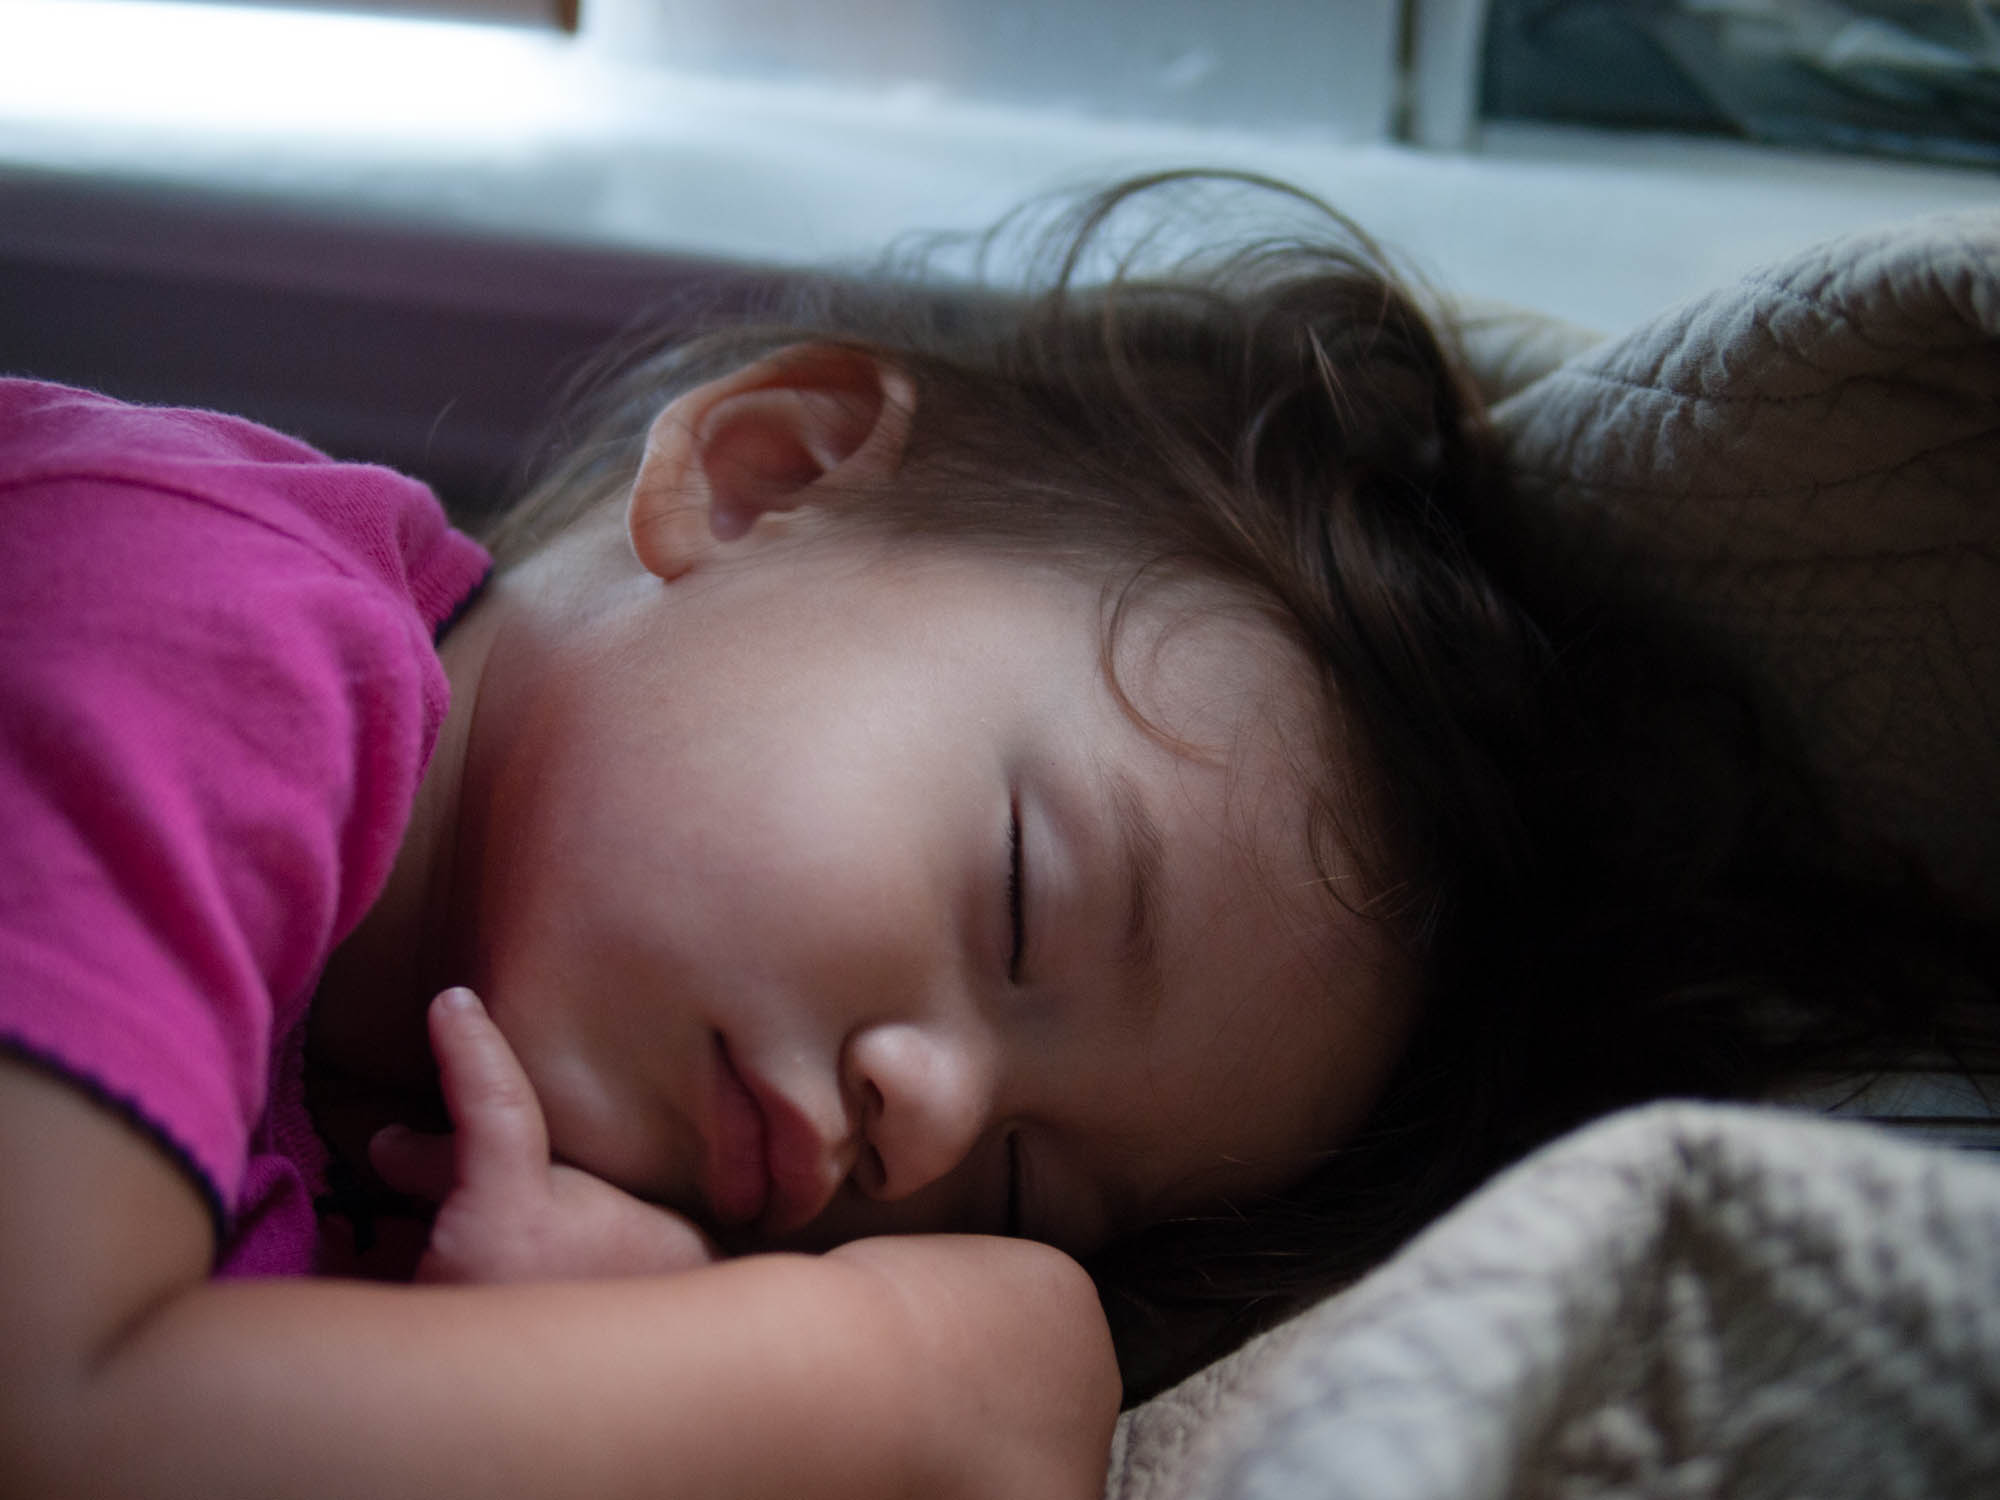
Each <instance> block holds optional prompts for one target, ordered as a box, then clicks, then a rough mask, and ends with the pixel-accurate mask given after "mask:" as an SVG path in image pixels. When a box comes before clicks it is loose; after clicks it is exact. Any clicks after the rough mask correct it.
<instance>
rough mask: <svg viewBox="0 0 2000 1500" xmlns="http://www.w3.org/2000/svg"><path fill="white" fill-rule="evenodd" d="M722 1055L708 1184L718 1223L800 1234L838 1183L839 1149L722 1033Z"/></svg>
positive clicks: (765, 1236)
mask: <svg viewBox="0 0 2000 1500" xmlns="http://www.w3.org/2000/svg"><path fill="white" fill-rule="evenodd" d="M715 1056H716V1069H715V1085H714V1095H713V1102H712V1105H711V1110H710V1115H709V1119H710V1122H711V1123H710V1139H709V1143H708V1152H707V1155H706V1157H705V1158H704V1162H703V1171H702V1184H701V1188H702V1196H703V1197H704V1198H706V1199H707V1200H708V1207H709V1212H710V1213H711V1214H712V1215H713V1216H714V1219H715V1222H716V1225H717V1227H718V1228H720V1229H722V1230H725V1231H727V1230H737V1231H742V1230H746V1229H747V1230H751V1231H753V1237H754V1238H755V1239H756V1240H757V1241H758V1242H760V1243H761V1242H767V1241H772V1240H776V1239H778V1238H780V1237H782V1236H785V1235H790V1234H793V1233H795V1232H796V1231H798V1230H800V1229H802V1228H804V1227H805V1226H806V1225H807V1224H809V1223H811V1222H812V1221H813V1220H814V1219H815V1218H817V1217H818V1216H819V1214H820V1212H821V1210H823V1209H824V1208H825V1207H826V1206H827V1204H828V1202H829V1201H830V1200H831V1199H832V1198H833V1195H834V1193H835V1192H836V1191H837V1190H838V1188H839V1185H840V1181H839V1179H840V1170H839V1167H838V1160H837V1158H838V1151H837V1149H836V1148H834V1147H831V1146H829V1145H828V1144H827V1142H826V1141H825V1140H823V1139H822V1137H821V1134H820V1131H819V1130H818V1129H817V1128H816V1127H815V1126H814V1125H813V1123H812V1121H811V1119H810V1118H808V1116H807V1115H806V1114H805V1112H804V1111H803V1110H801V1109H800V1108H799V1107H798V1106H797V1105H795V1104H793V1103H792V1101H791V1100H790V1099H788V1098H786V1097H785V1095H784V1094H782V1093H781V1092H779V1091H778V1089H776V1088H775V1087H773V1086H772V1085H771V1084H770V1083H769V1082H767V1081H766V1080H765V1079H764V1078H763V1077H762V1076H761V1075H759V1074H758V1072H757V1070H756V1069H755V1067H754V1066H745V1067H739V1066H738V1065H737V1060H736V1058H735V1057H734V1056H733V1055H732V1054H731V1052H730V1050H729V1043H728V1041H727V1040H726V1039H725V1038H724V1037H723V1036H722V1035H721V1034H720V1033H718V1034H717V1035H716V1038H715ZM735 1238H737V1239H738V1240H741V1239H742V1238H743V1236H742V1235H741V1234H739V1235H737V1236H736V1237H735ZM746 1248H747V1247H746Z"/></svg>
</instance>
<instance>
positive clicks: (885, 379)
mask: <svg viewBox="0 0 2000 1500" xmlns="http://www.w3.org/2000/svg"><path fill="white" fill-rule="evenodd" d="M915 405H916V388H915V384H914V382H912V381H911V379H910V378H909V376H908V375H906V374H905V373H904V372H903V371H902V370H900V369H898V368H896V367H895V366H894V365H892V364H889V363H888V362H886V361H884V360H882V359H879V358H877V357H876V356H874V355H872V354H869V353H866V352H865V351H862V350H858V349H848V348H843V347H841V346H839V345H833V344H802V345H795V346H793V347H791V348H788V349H781V350H779V351H778V352H777V353H775V354H771V355H767V356H766V357H764V358H763V359H760V360H757V361H756V362H754V363H752V364H749V365H746V366H744V367H743V368H742V369H740V370H736V371H733V372H731V373H730V374H728V375H724V376H719V377H718V378H716V379H715V380H711V381H708V382H706V383H704V384H702V385H699V386H696V387H695V388H694V389H693V390H690V391H686V392H683V393H682V394H681V395H679V396H677V397H675V398H674V400H673V401H672V402H670V403H669V404H668V405H667V406H666V408H665V409H664V410H662V411H661V413H660V414H659V416H658V417H656V418H655V419H654V421H653V426H652V429H651V431H650V432H648V434H647V437H646V451H645V455H644V457H643V458H642V459H641V460H640V464H639V473H638V476H637V478H636V479H635V480H634V481H633V485H632V493H631V496H630V498H629V500H628V503H627V507H626V530H627V532H628V534H629V535H630V537H631V541H632V550H633V553H634V554H635V555H636V556H637V557H638V559H639V562H640V564H641V566H643V567H644V568H645V569H646V570H647V571H648V572H650V573H653V574H656V575H658V576H659V577H660V578H662V579H666V580H669V581H671V580H672V579H675V578H678V577H680V576H681V575H682V574H684V573H686V572H688V571H690V570H691V569H693V568H695V567H697V566H699V565H700V564H701V563H702V562H703V561H705V560H706V559H707V558H709V557H711V556H713V555H716V554H718V553H720V552H722V551H724V550H727V549H733V548H738V547H741V546H742V545H744V544H745V543H746V541H747V540H749V539H751V538H753V537H755V536H760V535H762V534H765V533H768V532H769V531H770V529H771V528H770V527H769V526H768V525H766V526H764V527H762V528H760V527H759V525H758V523H759V522H760V521H764V520H765V519H766V518H767V517H772V516H776V515H779V514H781V513H784V512H793V511H798V510H801V509H805V508H809V507H817V506H825V505H834V504H838V503H840V501H841V498H842V497H843V496H844V495H847V494H852V493H856V492H860V491H862V490H864V489H865V488H867V487H868V486H870V485H872V484H875V483H879V482H881V481H884V480H887V479H889V478H891V477H893V476H894V474H895V473H896V471H897V470H898V469H899V468H900V467H901V466H902V462H903V451H904V449H905V447H906V446H907V444H908V441H909V432H910V420H911V416H912V414H913V412H914V410H915Z"/></svg>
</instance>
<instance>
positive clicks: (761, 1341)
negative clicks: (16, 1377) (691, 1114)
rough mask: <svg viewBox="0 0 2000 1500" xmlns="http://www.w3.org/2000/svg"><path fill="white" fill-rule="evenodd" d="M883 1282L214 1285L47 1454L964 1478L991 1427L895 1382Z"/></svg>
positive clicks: (183, 1476) (68, 1458)
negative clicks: (973, 1426) (951, 1430)
mask: <svg viewBox="0 0 2000 1500" xmlns="http://www.w3.org/2000/svg"><path fill="white" fill-rule="evenodd" d="M894 1300H895V1297H894V1295H893V1294H892V1293H891V1292H890V1289H889V1288H888V1287H887V1286H886V1285H885V1284H884V1283H883V1282H882V1281H881V1279H880V1278H879V1277H875V1276H873V1275H872V1274H871V1273H870V1272H869V1271H868V1270H867V1269H865V1268H862V1267H857V1266H856V1265H853V1264H851V1263H848V1262H846V1261H843V1260H841V1259H839V1258H837V1257H834V1258H826V1259H820V1260H812V1259H807V1258H803V1257H759V1258H753V1259H750V1260H743V1261H736V1262H731V1263H728V1264H725V1265H719V1266H715V1267H711V1268H708V1269H706V1270H703V1271H698V1272H691V1273H687V1274H684V1275H680V1276H675V1277H667V1278H657V1279H631V1280H624V1281H618V1282H596V1283H578V1284H566V1285H543V1286H531V1287H498V1288H394V1287H374V1286H365V1285H360V1284H353V1283H261V1284H238V1285H212V1286H204V1287H201V1288H199V1289H197V1290H195V1291H193V1292H190V1293H189V1294H187V1295H185V1296H183V1297H181V1298H178V1299H175V1301H174V1302H173V1303H171V1304H170V1305H168V1306H166V1307H164V1308H162V1309H160V1310H158V1311H157V1312H156V1313H155V1314H154V1315H152V1316H151V1317H149V1318H147V1319H146V1320H144V1321H143V1322H142V1323H140V1324H139V1325H138V1326H136V1327H135V1328H133V1329H132V1330H131V1331H130V1332H129V1333H128V1334H127V1336H126V1337H125V1338H124V1339H123V1340H121V1341H120V1343H119V1344H118V1345H117V1346H116V1347H115V1348H114V1349H113V1350H112V1351H111V1352H110V1353H109V1355H108V1356H107V1357H106V1358H105V1359H104V1360H103V1361H102V1362H101V1364H100V1365H99V1366H98V1367H97V1368H96V1369H95V1370H94V1371H91V1372H88V1373H87V1374H86V1375H85V1376H84V1378H82V1379H81V1380H80V1382H79V1384H78V1385H77V1386H76V1388H75V1389H74V1391H73V1392H72V1393H71V1396H72V1397H73V1399H70V1400H67V1401H65V1402H63V1403H61V1406H62V1409H61V1410H52V1411H51V1413H50V1420H49V1421H48V1422H46V1423H45V1424H43V1425H42V1429H41V1430H42V1431H43V1432H44V1433H45V1434H47V1436H48V1438H49V1439H50V1444H49V1446H48V1447H47V1448H46V1450H45V1451H44V1455H43V1456H44V1458H45V1459H46V1460H47V1462H48V1463H49V1464H50V1465H51V1468H50V1470H49V1472H47V1473H45V1474H44V1475H41V1476H38V1477H39V1478H40V1479H41V1480H42V1481H44V1483H45V1484H46V1490H45V1492H48V1493H77V1494H85V1493H87V1494H100V1495H101V1494H117V1495H121V1496H130V1497H134V1500H150V1497H155V1496H157V1497H162V1500H164V1497H168V1496H182V1495H186V1496H191V1497H193V1496H198V1497H201V1500H226V1497H230V1496H237V1495H241V1496H244V1497H257V1500H265V1497H269V1496H272V1495H285V1496H288V1497H296V1500H307V1497H311V1496H316V1495H321V1494H324V1495H328V1496H356V1495H367V1496H371V1497H375V1496H381V1497H387V1496H396V1495H406V1494H407V1495H422V1496H424V1497H426V1500H448V1497H453V1496H459V1495H464V1496H467V1497H475V1496H476V1497H478V1500H501V1497H507V1496H558V1495H578V1496H590V1497H593V1500H612V1497H619V1496H628V1495H629V1496H640V1495H644V1496H676V1495H698V1496H704V1497H707V1496H724V1495H729V1496H738V1495H740V1496H772V1497H777V1496H786V1497H805V1496H826V1497H835V1496H846V1495H854V1496H857V1497H858V1496H868V1497H870V1500H879V1497H884V1496H895V1495H904V1494H907V1495H912V1496H917V1495H921V1496H925V1497H938V1496H946V1495H951V1494H954V1493H959V1492H961V1490H962V1486H961V1484H960V1482H959V1481H960V1480H961V1479H964V1478H967V1477H968V1476H978V1475H979V1474H980V1473H981V1468H982V1467H983V1466H984V1465H985V1456H984V1455H983V1454H982V1452H981V1449H982V1443H983V1440H984V1439H986V1438H987V1437H988V1436H989V1434H983V1433H981V1432H979V1431H976V1430H967V1431H963V1432H960V1433H956V1434H946V1433H943V1432H940V1431H938V1430H937V1428H938V1425H939V1424H940V1422H941V1421H942V1420H943V1419H944V1418H945V1417H946V1414H947V1413H948V1412H949V1408H950V1406H951V1402H950V1401H949V1399H940V1398H943V1397H945V1393H944V1392H942V1391H938V1390H935V1389H933V1390H925V1389H923V1388H922V1386H921V1383H920V1382H914V1381H912V1380H911V1378H910V1376H911V1374H912V1373H913V1370H914V1366H913V1364H912V1362H911V1360H910V1359H909V1357H908V1356H909V1354H910V1351H909V1350H907V1349H902V1348H898V1347H896V1345H897V1342H898V1335H897V1333H896V1330H897V1329H899V1328H900V1327H901V1326H902V1325H901V1322H900V1320H899V1317H898V1314H897V1311H896V1309H895V1308H894V1306H893V1305H892V1304H893V1302H894ZM719 1313H723V1314H725V1315H720V1316H719V1315H718V1314H719ZM945 1316H946V1319H947V1321H948V1320H949V1311H948V1309H947V1310H946V1313H945ZM1021 1377H1022V1378H1023V1379H1024V1380H1033V1379H1034V1378H1035V1375H1034V1373H1033V1372H1029V1371H1022V1372H1021ZM1085 1405H1086V1406H1088V1405H1091V1404H1090V1403H1085ZM1108 1427H1109V1414H1108V1412H1106V1411H1103V1410H1101V1409H1098V1410H1080V1411H1079V1412H1078V1430H1077V1433H1076V1434H1075V1435H1074V1438H1073V1439H1072V1444H1071V1449H1070V1452H1069V1453H1068V1454H1067V1455H1057V1454H1055V1453H1053V1452H1052V1453H1051V1454H1050V1455H1049V1457H1050V1458H1051V1460H1056V1459H1058V1458H1060V1459H1061V1461H1060V1462H1051V1463H1050V1464H1049V1465H1047V1466H1043V1465H1041V1464H1039V1463H1038V1461H1037V1460H1036V1456H1035V1455H1010V1456H1007V1461H1009V1462H1013V1461H1015V1460H1016V1459H1017V1458H1018V1459H1020V1460H1023V1461H1025V1463H1026V1468H1025V1469H1024V1471H1023V1475H1022V1482H1023V1484H1030V1483H1035V1482H1037V1481H1036V1480H1035V1479H1034V1477H1033V1476H1034V1475H1035V1474H1036V1473H1037V1472H1040V1473H1043V1474H1044V1475H1045V1477H1047V1478H1049V1479H1050V1480H1051V1481H1053V1482H1057V1483H1061V1481H1060V1480H1056V1478H1055V1475H1056V1472H1057V1471H1058V1470H1060V1469H1062V1468H1065V1467H1068V1468H1072V1469H1073V1468H1075V1467H1076V1465H1075V1463H1074V1453H1075V1451H1076V1450H1075V1444H1076V1443H1082V1444H1084V1445H1089V1444H1094V1443H1097V1442H1099V1441H1100V1440H1101V1438H1100V1436H1099V1430H1100V1429H1102V1437H1104V1438H1108ZM1003 1436H1004V1435H1003ZM1054 1446H1057V1447H1060V1446H1062V1445H1060V1444H1057V1445H1054ZM989 1472H990V1470H989ZM1069 1485H1070V1486H1071V1487H1072V1488H1071V1492H1072V1493H1076V1494H1078V1495H1079V1496H1082V1495H1085V1494H1089V1495H1094V1494H1095V1492H1096V1491H1095V1485H1094V1483H1093V1484H1092V1485H1090V1486H1089V1487H1088V1488H1085V1487H1081V1486H1077V1485H1076V1482H1075V1481H1074V1480H1073V1479H1072V1480H1070V1481H1069ZM1020 1493H1022V1494H1023V1495H1035V1496H1036V1497H1037V1500H1039V1497H1040V1496H1041V1495H1044V1494H1048V1493H1051V1492H1050V1491H1048V1490H1043V1489H1026V1488H1024V1489H1022V1490H1021V1491H1020ZM1057 1493H1060V1491H1057Z"/></svg>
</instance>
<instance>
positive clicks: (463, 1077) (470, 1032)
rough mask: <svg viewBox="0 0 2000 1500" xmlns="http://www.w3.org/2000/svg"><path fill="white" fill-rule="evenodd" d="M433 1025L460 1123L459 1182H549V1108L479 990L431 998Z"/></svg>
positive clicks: (442, 1076)
mask: <svg viewBox="0 0 2000 1500" xmlns="http://www.w3.org/2000/svg"><path fill="white" fill-rule="evenodd" d="M430 1029H431V1050H432V1052H434V1053H435V1054H436V1055H437V1063H438V1081H439V1084H440V1085H441V1087H442V1088H443V1090H444V1102H445V1108H446V1109H447V1110H449V1111H450V1113H451V1119H452V1124H453V1126H454V1127H455V1128H456V1134H454V1136H453V1137H452V1139H453V1141H454V1142H455V1143H456V1163H457V1172H458V1185H459V1186H460V1187H464V1188H481V1187H504V1186H506V1185H508V1184H509V1183H518V1182H521V1181H524V1180H531V1181H533V1182H534V1183H536V1184H538V1185H544V1186H545V1185H546V1182H547V1179H548V1171H549V1134H548V1128H547V1126H545V1125H544V1124H543V1122H542V1107H541V1104H540V1102H539V1101H538V1100H537V1099H536V1098H535V1090H534V1087H533V1086H532V1085H531V1084H530V1083H529V1082H528V1075H527V1074H526V1073H524V1072H522V1071H521V1064H520V1063H519V1062H518V1061H517V1060H516V1059H515V1057H514V1049H513V1048H511V1047H509V1046H508V1045H507V1039H506V1038H505V1037H503V1036H502V1035H501V1034H500V1028H499V1027H497V1026H495V1025H494V1024H493V1020H492V1018H491V1017H490V1016H488V1015H487V1014H486V1007H485V1006H483V1005H481V1004H480V1003H479V999H478V997H477V996H476V995H474V994H473V993H472V991H471V990H468V989H450V990H446V991H445V992H444V993H443V994H442V995H439V996H438V997H437V999H435V1000H433V1001H432V1002H431V1011H430Z"/></svg>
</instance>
